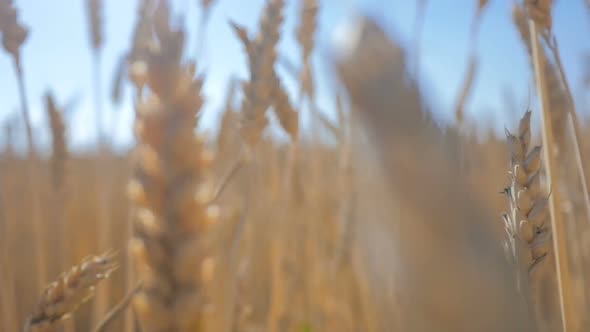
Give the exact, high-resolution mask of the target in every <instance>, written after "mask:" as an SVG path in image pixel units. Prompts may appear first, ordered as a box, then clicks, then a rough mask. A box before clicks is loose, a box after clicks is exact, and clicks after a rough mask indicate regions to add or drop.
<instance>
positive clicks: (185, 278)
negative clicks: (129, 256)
mask: <svg viewBox="0 0 590 332" xmlns="http://www.w3.org/2000/svg"><path fill="white" fill-rule="evenodd" d="M169 15H170V13H169V7H168V3H167V2H166V1H161V2H160V3H159V6H158V8H157V10H156V13H155V16H154V32H155V35H156V40H155V41H157V44H153V46H152V48H151V49H150V52H149V53H148V54H147V57H146V59H147V61H146V63H145V64H144V66H145V68H146V69H147V71H146V73H147V76H146V82H147V85H148V87H149V89H150V91H151V92H152V93H151V95H149V96H147V97H145V98H140V99H139V100H138V101H137V106H136V112H137V118H136V125H135V133H136V137H137V140H138V148H137V159H138V163H137V166H136V167H137V168H136V175H135V179H134V180H133V181H132V182H131V183H130V188H129V189H130V199H131V201H132V202H133V203H134V204H135V205H136V207H135V209H136V211H135V220H134V222H135V225H134V226H135V227H134V228H135V234H134V237H133V239H132V240H131V243H130V250H131V251H132V253H133V255H134V260H135V262H136V267H137V273H138V276H139V277H140V278H141V280H142V282H143V287H142V290H141V291H140V292H139V293H138V294H137V295H136V296H135V299H134V301H133V302H134V308H135V310H136V312H137V314H138V317H139V319H140V322H141V326H142V330H143V331H146V332H149V331H201V329H202V328H203V326H202V325H203V318H204V315H205V314H206V310H207V302H208V301H207V298H206V287H207V283H208V282H210V281H211V280H212V278H213V276H212V274H213V269H214V265H215V261H214V260H213V259H212V258H211V256H210V254H209V253H208V251H207V250H208V246H207V233H208V229H209V228H210V227H211V226H212V224H213V223H214V222H215V220H216V218H217V214H216V211H217V210H215V209H213V208H211V207H209V206H208V203H209V201H210V192H209V190H208V188H207V187H206V186H204V185H203V183H202V182H203V180H204V177H205V174H206V168H207V165H208V164H209V163H210V162H211V158H210V156H209V155H208V153H207V152H206V151H205V148H204V143H203V141H202V139H200V138H198V137H196V136H195V134H194V128H195V126H196V124H197V118H198V115H199V114H200V109H201V105H202V103H203V100H202V98H201V86H202V84H203V81H202V79H201V78H197V79H195V78H194V77H193V76H194V74H195V66H194V64H188V65H185V64H183V63H182V61H181V57H182V54H183V48H184V36H185V35H184V31H183V30H182V29H177V28H174V27H172V26H171V24H170V21H169V20H170V18H169Z"/></svg>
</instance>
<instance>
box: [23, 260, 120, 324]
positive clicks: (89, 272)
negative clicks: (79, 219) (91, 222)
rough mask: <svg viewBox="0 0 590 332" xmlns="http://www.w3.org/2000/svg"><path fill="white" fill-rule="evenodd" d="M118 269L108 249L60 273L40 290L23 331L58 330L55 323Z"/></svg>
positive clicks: (86, 298)
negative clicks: (36, 302)
mask: <svg viewBox="0 0 590 332" xmlns="http://www.w3.org/2000/svg"><path fill="white" fill-rule="evenodd" d="M116 268H117V265H116V263H115V262H114V255H113V253H111V252H108V253H105V254H103V255H100V256H91V257H88V258H85V259H84V260H83V261H82V263H80V264H79V265H77V266H74V267H73V268H71V269H70V270H69V271H68V272H65V273H63V274H62V275H61V276H60V277H59V278H58V279H57V280H56V281H54V282H52V283H51V284H49V285H48V286H47V287H46V288H45V290H44V291H43V293H42V295H41V298H40V299H39V303H38V304H37V307H36V308H35V310H34V311H33V313H32V315H31V316H30V318H29V319H28V320H27V322H26V324H25V331H32V330H41V331H52V330H56V331H57V322H59V321H61V320H64V319H67V318H69V317H70V316H71V314H72V313H73V312H74V311H75V310H76V309H77V308H78V307H79V306H80V305H81V304H82V303H84V302H86V301H88V300H89V299H90V298H91V297H92V295H93V294H94V288H95V287H96V285H98V283H99V282H100V281H102V280H104V279H106V278H108V277H109V276H110V274H111V273H112V272H113V271H114V270H115V269H116Z"/></svg>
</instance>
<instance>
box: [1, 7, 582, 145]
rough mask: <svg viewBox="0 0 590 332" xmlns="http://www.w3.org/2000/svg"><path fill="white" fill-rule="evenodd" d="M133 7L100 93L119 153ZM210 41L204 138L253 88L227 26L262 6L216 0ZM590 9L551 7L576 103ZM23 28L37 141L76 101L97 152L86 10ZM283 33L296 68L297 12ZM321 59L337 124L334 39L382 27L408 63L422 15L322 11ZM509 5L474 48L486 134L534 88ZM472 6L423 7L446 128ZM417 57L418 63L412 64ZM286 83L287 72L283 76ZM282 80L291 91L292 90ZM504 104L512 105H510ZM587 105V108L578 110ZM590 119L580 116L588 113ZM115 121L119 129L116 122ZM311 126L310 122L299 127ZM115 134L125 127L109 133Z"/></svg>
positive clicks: (38, 13)
mask: <svg viewBox="0 0 590 332" xmlns="http://www.w3.org/2000/svg"><path fill="white" fill-rule="evenodd" d="M137 2H138V1H137V0H104V3H105V6H106V7H105V13H104V17H105V29H106V30H105V47H104V50H103V62H102V83H103V84H102V92H103V100H104V102H103V105H104V109H105V113H106V114H105V126H106V127H107V128H112V129H109V133H111V134H110V136H112V137H114V139H115V141H116V142H118V144H119V145H121V146H127V145H128V144H129V143H131V142H132V140H133V136H132V132H131V123H132V121H133V110H132V101H131V91H130V89H127V91H126V98H125V101H124V102H123V104H122V105H121V106H115V105H112V104H111V103H110V97H109V95H110V86H111V82H112V78H113V74H114V72H115V69H116V66H117V63H118V61H119V58H120V57H121V56H122V55H123V54H124V52H125V51H126V50H127V49H128V48H129V45H130V44H129V41H130V36H131V32H132V27H133V24H134V22H135V19H136V7H137ZM172 2H173V5H174V8H175V10H176V12H177V13H182V14H183V17H184V22H185V26H186V28H187V30H188V32H189V40H190V44H189V45H188V46H187V55H188V56H193V55H194V54H195V52H194V50H195V48H196V45H195V42H196V39H197V34H196V33H197V31H198V29H197V28H198V22H199V19H200V12H199V10H198V7H197V3H198V2H200V1H199V0H173V1H172ZM216 2H217V4H216V5H215V6H214V7H213V12H212V17H211V20H210V25H209V28H208V30H207V39H206V41H207V44H206V48H205V53H204V54H203V56H202V57H200V58H199V59H198V61H197V62H198V64H199V68H200V69H201V71H203V72H204V73H205V74H206V84H205V91H204V93H205V96H206V97H207V107H206V109H205V116H204V118H203V123H202V124H201V126H202V127H203V128H204V129H205V130H208V129H211V128H214V127H215V125H216V119H217V117H218V115H219V110H220V108H221V104H222V103H223V100H224V96H225V92H226V87H227V84H228V82H229V80H230V78H231V77H238V78H247V68H246V57H245V55H244V53H243V51H242V47H241V45H240V43H239V41H238V40H237V39H236V38H235V36H234V35H233V32H232V31H231V30H230V28H229V26H228V24H227V22H228V20H230V19H231V20H233V21H235V22H237V23H240V24H243V25H245V26H247V27H248V28H249V29H250V30H251V31H252V30H255V29H256V28H257V23H258V18H259V16H260V10H261V8H262V6H263V4H264V2H265V0H217V1H216ZM583 2H584V0H560V1H556V6H555V10H554V25H555V27H554V31H555V33H556V35H557V38H558V40H559V43H560V48H561V50H562V58H563V62H564V64H565V67H566V68H565V69H566V72H567V75H568V77H569V79H570V82H571V85H572V88H573V90H574V93H575V96H576V99H577V100H583V98H584V93H583V90H582V88H581V81H582V77H583V74H584V72H583V69H584V66H583V55H584V53H588V51H589V50H590V39H588V38H586V36H588V33H589V32H590V31H589V29H590V13H589V12H588V11H587V9H586V8H585V7H584V3H583ZM15 3H16V5H17V6H18V7H19V8H20V11H21V21H22V22H24V23H25V24H26V25H28V26H29V27H30V29H31V33H30V37H29V39H28V41H27V43H26V44H25V47H24V49H23V63H24V68H25V75H26V86H27V89H28V93H29V100H30V103H31V113H32V119H33V125H34V127H35V128H37V129H38V130H37V132H38V133H39V137H38V141H39V142H40V143H41V144H47V141H48V140H47V135H48V134H47V130H46V129H45V127H47V122H46V117H45V112H44V110H43V103H42V101H43V98H42V97H43V95H44V94H45V92H46V91H47V90H48V89H49V88H51V90H52V91H53V92H54V94H55V95H56V97H57V100H58V102H60V103H61V104H64V103H67V102H68V101H70V100H73V99H76V100H78V102H77V103H76V107H75V108H74V109H72V110H71V113H70V115H69V118H68V121H69V122H68V125H69V136H70V138H71V141H72V145H73V147H74V148H80V147H84V146H88V145H90V144H92V143H93V142H94V140H95V138H96V132H95V124H94V113H93V95H92V89H91V87H92V67H91V63H92V62H91V60H92V59H91V54H90V49H89V47H88V46H89V42H88V27H87V21H86V13H85V9H84V3H85V1H83V0H53V1H39V0H15ZM287 3H288V5H287V9H286V22H285V24H284V25H283V31H284V34H283V38H282V40H281V42H280V52H281V54H284V55H285V56H286V57H288V58H289V59H291V61H293V62H294V63H296V64H298V63H299V58H300V52H299V49H298V47H297V44H296V39H295V35H294V30H295V26H296V23H297V19H298V8H299V5H300V0H287ZM320 3H321V11H320V22H319V24H320V30H319V32H318V42H319V49H318V52H316V55H315V56H314V59H313V60H314V66H315V69H316V71H317V74H316V77H317V80H318V86H319V89H320V91H319V97H318V98H319V100H318V104H319V106H320V108H321V109H322V110H325V111H326V114H327V116H328V117H333V116H334V114H333V112H332V111H331V110H332V109H333V108H334V105H333V99H334V98H333V96H334V85H333V84H332V82H333V77H332V75H331V68H330V62H329V61H328V59H327V55H328V54H330V53H331V52H332V51H333V50H334V36H335V35H338V31H342V27H343V26H344V25H345V24H346V22H350V20H351V19H353V18H354V17H355V15H357V14H358V13H367V14H369V15H370V16H373V17H375V18H376V19H377V20H379V22H381V24H382V26H384V27H385V28H386V29H387V31H388V32H389V33H390V34H391V35H392V36H395V37H396V38H397V39H398V40H399V41H400V42H401V43H402V44H403V45H404V46H406V47H408V51H409V52H411V50H412V49H411V46H412V45H413V44H412V43H413V36H414V20H415V10H416V4H415V2H414V1H407V0H321V1H320ZM511 4H512V0H490V4H489V7H488V9H487V11H486V12H485V14H484V17H483V22H482V23H483V24H482V26H481V29H480V38H479V43H478V46H477V52H478V55H479V70H478V76H477V79H476V81H475V86H474V92H473V94H472V97H471V99H470V101H469V103H468V105H467V114H468V117H470V118H471V119H474V121H475V120H476V121H477V122H478V123H480V124H485V123H489V121H494V122H495V123H496V124H497V126H499V127H502V126H504V124H506V123H508V124H510V123H511V122H512V121H513V120H514V119H515V118H516V117H518V116H519V115H516V114H508V113H507V112H508V111H510V110H512V108H509V107H507V105H511V107H516V108H524V107H526V106H527V105H528V103H529V100H530V99H532V98H533V97H534V86H533V85H532V83H531V73H530V70H529V67H528V66H529V65H528V60H527V57H526V54H525V50H524V48H523V46H522V44H521V42H520V40H519V37H518V34H517V32H516V30H515V29H514V27H513V25H512V22H511V15H510V8H511ZM476 5H477V1H476V0H427V7H426V16H425V25H424V29H423V33H422V46H421V47H422V49H421V58H420V62H421V75H420V81H421V82H422V83H423V84H424V87H425V90H426V91H428V97H429V103H430V104H431V105H436V107H434V108H435V110H436V112H437V113H438V114H439V116H440V117H441V118H443V119H450V118H451V117H452V114H453V111H452V107H453V104H454V101H455V99H456V97H457V94H458V93H459V91H458V90H459V89H460V85H461V82H462V80H463V77H464V75H465V71H466V67H467V57H468V50H469V49H468V47H469V33H470V25H471V22H472V19H473V15H474V13H475V7H476ZM410 55H411V53H410ZM0 73H2V75H1V76H0V100H1V101H2V102H1V107H2V108H1V109H0V121H4V120H6V119H14V118H15V117H17V116H18V113H17V110H18V105H19V104H18V92H17V89H16V83H15V77H14V72H13V69H12V63H11V60H10V58H9V57H8V56H7V55H6V54H4V53H2V54H0ZM281 73H282V74H285V73H284V71H281ZM284 78H285V80H286V81H287V82H289V81H291V83H288V84H289V85H290V86H291V87H293V84H292V79H291V78H290V77H288V76H287V75H284ZM507 101H508V102H507ZM583 105H587V103H580V106H583ZM582 111H584V110H582ZM115 120H116V121H115ZM305 120H307V118H304V121H305ZM116 122H118V123H119V124H118V126H115V125H114V124H115V123H116Z"/></svg>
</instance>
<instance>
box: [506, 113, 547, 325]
mask: <svg viewBox="0 0 590 332" xmlns="http://www.w3.org/2000/svg"><path fill="white" fill-rule="evenodd" d="M530 120H531V112H530V111H528V112H526V113H525V115H524V117H523V118H522V119H521V120H520V126H519V128H518V133H517V135H512V134H510V133H508V137H507V138H508V146H509V148H510V173H509V174H510V184H509V186H508V187H507V188H505V189H504V192H505V193H506V196H507V198H508V204H509V208H510V212H509V213H507V214H505V215H504V216H503V217H504V226H505V230H506V234H507V239H506V241H505V243H504V247H505V248H504V249H505V250H506V251H507V253H509V257H510V258H511V260H512V262H513V263H514V265H515V268H516V272H517V284H518V289H519V291H520V292H521V294H522V295H523V297H524V298H525V300H526V302H527V306H528V308H529V310H530V311H531V312H532V314H533V316H535V321H537V322H538V323H539V324H540V325H543V323H542V321H543V317H542V315H541V314H540V310H538V309H537V308H538V307H539V306H540V304H539V303H538V292H539V289H538V287H539V286H538V285H539V284H540V283H541V282H540V280H541V279H542V278H544V277H545V276H546V275H547V273H551V271H552V266H551V263H549V262H550V260H549V259H548V258H549V257H550V255H551V254H552V250H551V225H550V221H549V220H548V219H549V207H548V198H547V194H545V193H544V192H543V191H542V190H541V185H540V168H541V147H540V146H536V147H534V148H531V147H530V142H531V128H530ZM539 321H540V322H539Z"/></svg>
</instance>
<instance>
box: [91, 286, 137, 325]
mask: <svg viewBox="0 0 590 332" xmlns="http://www.w3.org/2000/svg"><path fill="white" fill-rule="evenodd" d="M140 289H141V282H139V283H137V285H135V287H133V288H132V289H131V290H130V291H129V292H128V293H127V295H125V297H124V298H123V299H122V300H121V302H119V303H118V304H117V305H116V306H115V307H114V308H113V309H111V311H109V313H108V314H107V315H106V316H105V317H104V318H103V319H102V320H101V321H100V323H98V325H97V326H96V327H95V328H94V329H93V330H92V332H103V331H106V329H107V328H108V327H109V326H110V324H111V323H112V322H113V321H114V320H115V319H117V317H119V315H120V314H121V313H122V312H123V311H125V309H127V307H128V306H129V304H130V303H131V300H133V296H135V294H137V292H139V290H140Z"/></svg>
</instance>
